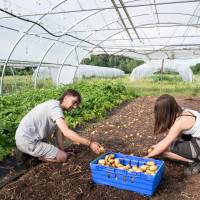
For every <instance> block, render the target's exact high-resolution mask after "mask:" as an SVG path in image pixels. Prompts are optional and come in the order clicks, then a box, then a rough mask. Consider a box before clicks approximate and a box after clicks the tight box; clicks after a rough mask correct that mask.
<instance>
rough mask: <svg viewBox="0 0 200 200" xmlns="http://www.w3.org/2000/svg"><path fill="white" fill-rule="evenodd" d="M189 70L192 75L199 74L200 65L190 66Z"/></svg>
mask: <svg viewBox="0 0 200 200" xmlns="http://www.w3.org/2000/svg"><path fill="white" fill-rule="evenodd" d="M191 70H192V72H193V74H199V73H200V63H198V64H196V65H193V66H191Z"/></svg>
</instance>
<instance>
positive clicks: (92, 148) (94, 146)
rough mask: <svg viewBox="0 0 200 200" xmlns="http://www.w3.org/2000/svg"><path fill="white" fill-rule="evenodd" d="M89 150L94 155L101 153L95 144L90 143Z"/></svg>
mask: <svg viewBox="0 0 200 200" xmlns="http://www.w3.org/2000/svg"><path fill="white" fill-rule="evenodd" d="M90 149H91V150H92V151H93V152H94V153H96V154H100V153H101V145H100V144H99V143H97V142H92V143H91V144H90Z"/></svg>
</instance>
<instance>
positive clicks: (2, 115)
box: [0, 79, 135, 160]
mask: <svg viewBox="0 0 200 200" xmlns="http://www.w3.org/2000/svg"><path fill="white" fill-rule="evenodd" d="M68 88H73V89H76V90H78V91H79V92H80V93H81V95H82V98H83V102H82V104H81V106H80V107H79V108H78V109H76V110H74V111H72V112H70V113H66V121H67V123H68V125H69V127H71V128H75V127H76V126H78V125H81V124H83V123H84V122H86V121H90V120H92V119H100V118H101V117H103V116H104V115H105V114H106V112H107V111H109V110H110V109H112V108H114V107H115V106H117V105H119V104H120V103H121V102H123V101H125V100H127V99H130V98H132V97H134V96H135V95H134V94H130V93H129V92H128V91H127V89H126V87H125V86H124V83H123V82H122V81H120V80H117V79H88V80H83V81H80V82H76V83H75V84H71V85H67V86H63V87H60V88H59V89H56V88H52V87H51V88H44V89H30V90H26V91H22V92H17V93H14V94H11V95H7V96H2V97H0V110H1V111H0V119H1V121H0V160H1V159H2V158H3V156H5V155H7V154H9V153H11V151H12V148H13V147H14V146H15V142H14V135H15V131H16V128H17V126H18V124H19V122H20V120H21V119H22V117H23V116H24V115H25V114H26V113H28V112H29V111H30V110H31V109H32V108H33V107H34V106H36V105H37V104H39V103H41V102H44V101H46V100H49V99H58V98H59V96H60V95H61V94H62V93H63V91H65V90H66V89H68Z"/></svg>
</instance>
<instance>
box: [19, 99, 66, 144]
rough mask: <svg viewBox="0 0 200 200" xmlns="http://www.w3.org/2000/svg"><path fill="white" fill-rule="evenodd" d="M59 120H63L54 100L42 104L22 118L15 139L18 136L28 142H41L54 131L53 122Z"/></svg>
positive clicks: (60, 110)
mask: <svg viewBox="0 0 200 200" xmlns="http://www.w3.org/2000/svg"><path fill="white" fill-rule="evenodd" d="M59 118H64V114H63V110H62V108H61V107H60V102H59V101H56V100H49V101H46V102H43V103H41V104H39V105H37V106H36V107H34V108H33V109H32V110H31V111H30V112H29V113H27V114H26V115H25V116H24V118H23V119H22V120H21V122H20V124H19V126H18V128H17V131H16V135H15V138H16V137H17V136H18V135H19V136H25V137H27V138H28V139H30V140H43V139H45V138H47V137H48V136H49V135H50V134H51V133H52V132H53V131H54V130H55V128H56V123H55V121H56V120H57V119H59Z"/></svg>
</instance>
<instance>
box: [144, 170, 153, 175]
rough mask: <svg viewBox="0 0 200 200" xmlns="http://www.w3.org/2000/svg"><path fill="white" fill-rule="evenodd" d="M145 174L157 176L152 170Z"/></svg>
mask: <svg viewBox="0 0 200 200" xmlns="http://www.w3.org/2000/svg"><path fill="white" fill-rule="evenodd" d="M145 173H146V174H150V175H154V174H155V172H154V171H151V170H147V171H146V172H145Z"/></svg>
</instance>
